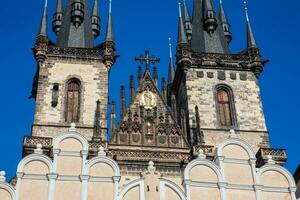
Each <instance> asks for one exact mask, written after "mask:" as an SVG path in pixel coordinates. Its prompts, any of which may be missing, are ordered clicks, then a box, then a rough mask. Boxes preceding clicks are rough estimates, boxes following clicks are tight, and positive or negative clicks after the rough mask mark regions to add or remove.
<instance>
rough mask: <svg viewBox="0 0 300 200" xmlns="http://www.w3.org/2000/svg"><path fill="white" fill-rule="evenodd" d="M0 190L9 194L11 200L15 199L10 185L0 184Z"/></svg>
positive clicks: (13, 190)
mask: <svg viewBox="0 0 300 200" xmlns="http://www.w3.org/2000/svg"><path fill="white" fill-rule="evenodd" d="M0 190H5V191H7V192H8V193H9V194H10V197H11V200H15V199H16V191H15V189H14V188H13V186H12V185H10V184H8V183H5V182H3V183H1V182H0Z"/></svg>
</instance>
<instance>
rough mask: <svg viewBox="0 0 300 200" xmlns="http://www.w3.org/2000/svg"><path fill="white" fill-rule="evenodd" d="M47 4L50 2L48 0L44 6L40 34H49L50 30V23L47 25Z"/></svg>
mask: <svg viewBox="0 0 300 200" xmlns="http://www.w3.org/2000/svg"><path fill="white" fill-rule="evenodd" d="M47 4H48V0H45V6H44V11H43V16H42V20H41V23H40V28H39V32H38V36H47V32H48V25H47V18H48V12H47V7H48V5H47Z"/></svg>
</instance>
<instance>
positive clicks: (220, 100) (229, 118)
mask: <svg viewBox="0 0 300 200" xmlns="http://www.w3.org/2000/svg"><path fill="white" fill-rule="evenodd" d="M216 104H217V112H218V115H219V124H220V125H221V126H225V127H236V124H237V123H236V116H235V109H234V100H233V93H232V91H231V89H230V88H229V87H226V86H223V85H222V86H217V89H216Z"/></svg>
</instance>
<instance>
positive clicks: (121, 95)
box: [120, 85, 126, 120]
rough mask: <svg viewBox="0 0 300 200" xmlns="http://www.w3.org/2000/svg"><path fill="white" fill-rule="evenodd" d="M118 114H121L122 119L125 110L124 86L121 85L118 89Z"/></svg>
mask: <svg viewBox="0 0 300 200" xmlns="http://www.w3.org/2000/svg"><path fill="white" fill-rule="evenodd" d="M120 101H121V102H120V104H121V105H120V110H121V112H120V114H121V116H120V117H121V120H123V118H124V117H125V114H126V113H125V112H126V100H125V86H124V85H122V86H121V90H120Z"/></svg>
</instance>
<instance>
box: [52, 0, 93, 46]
mask: <svg viewBox="0 0 300 200" xmlns="http://www.w3.org/2000/svg"><path fill="white" fill-rule="evenodd" d="M75 1H76V0H68V4H67V8H66V10H65V12H64V17H63V22H62V27H61V30H60V32H59V34H58V38H57V45H58V46H61V47H79V48H92V47H93V41H94V37H93V34H92V24H91V18H90V12H89V10H88V4H87V0H82V2H83V4H84V13H85V15H84V20H83V23H82V24H81V25H80V26H79V27H77V28H76V27H75V26H74V24H73V23H72V22H71V10H72V3H73V2H75Z"/></svg>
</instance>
